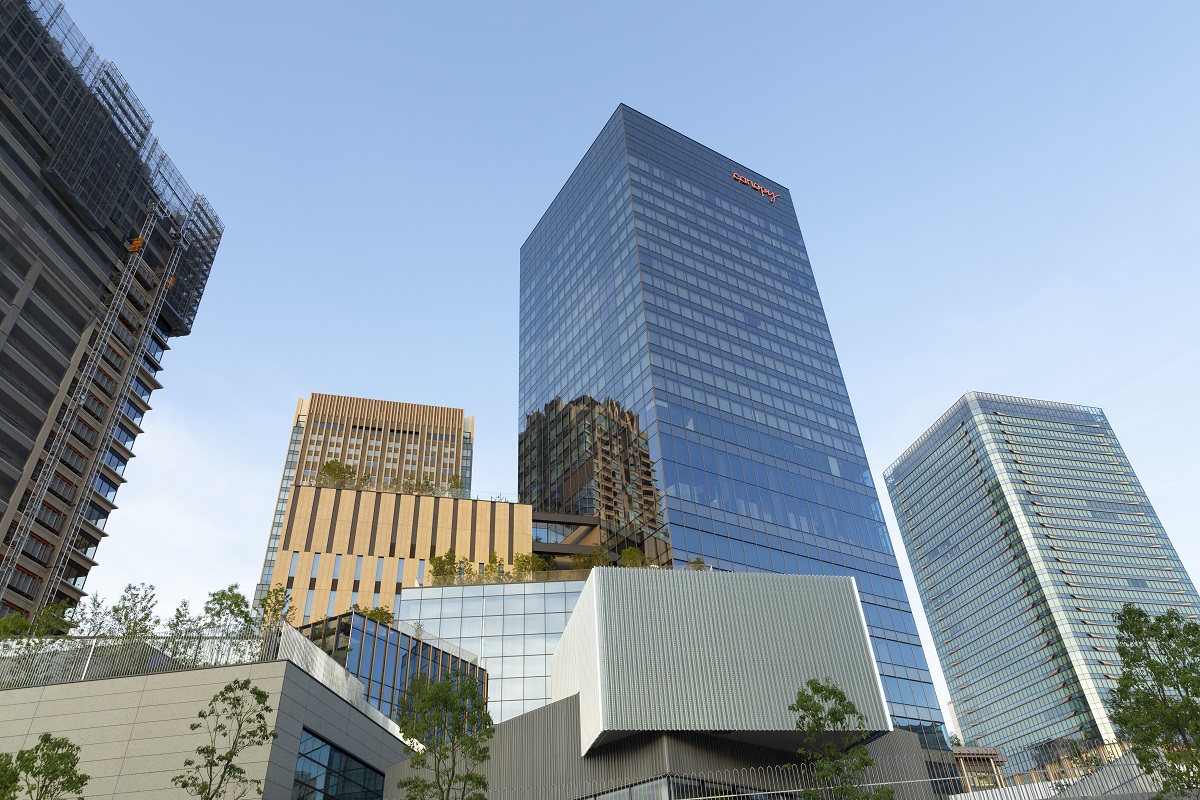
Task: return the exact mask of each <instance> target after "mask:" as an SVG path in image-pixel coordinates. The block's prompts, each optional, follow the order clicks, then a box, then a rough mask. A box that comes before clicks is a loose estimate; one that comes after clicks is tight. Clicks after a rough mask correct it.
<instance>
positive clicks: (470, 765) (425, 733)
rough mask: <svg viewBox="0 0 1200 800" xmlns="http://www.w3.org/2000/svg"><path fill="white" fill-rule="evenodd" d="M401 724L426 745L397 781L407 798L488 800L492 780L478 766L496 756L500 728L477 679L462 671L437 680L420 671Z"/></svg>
mask: <svg viewBox="0 0 1200 800" xmlns="http://www.w3.org/2000/svg"><path fill="white" fill-rule="evenodd" d="M396 724H397V725H399V726H400V730H401V731H402V732H403V733H404V735H405V736H406V737H408V738H409V739H410V740H415V741H417V742H419V743H420V744H421V745H423V747H424V749H423V750H417V751H416V752H414V753H413V756H412V758H411V759H409V762H408V763H409V766H410V768H411V769H412V771H413V774H412V775H410V776H409V777H407V778H405V779H403V780H402V781H400V782H399V783H398V784H397V788H398V789H402V790H404V792H405V795H404V797H405V800H434V798H436V800H486V797H487V795H486V792H487V788H488V783H487V779H486V778H484V777H483V776H482V775H480V774H479V773H478V772H476V771H475V770H476V768H477V767H478V766H479V765H480V764H482V763H484V762H486V761H487V760H488V759H489V758H491V750H490V749H489V747H488V742H489V741H490V740H491V738H492V734H493V733H494V730H495V729H494V727H493V725H492V717H491V715H490V714H488V710H487V701H486V700H485V699H484V696H483V692H482V690H481V689H480V688H479V680H478V679H477V678H472V677H470V676H469V675H467V674H465V673H464V672H462V671H460V670H455V671H454V672H452V673H450V674H449V675H446V676H445V677H443V678H441V679H440V680H436V681H434V680H430V679H429V677H428V676H426V675H417V676H416V677H415V678H413V680H411V681H410V682H409V685H408V689H407V690H406V691H405V693H404V694H403V695H402V696H401V698H400V703H399V708H398V709H397V711H396Z"/></svg>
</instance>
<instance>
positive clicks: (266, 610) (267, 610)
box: [258, 586, 296, 633]
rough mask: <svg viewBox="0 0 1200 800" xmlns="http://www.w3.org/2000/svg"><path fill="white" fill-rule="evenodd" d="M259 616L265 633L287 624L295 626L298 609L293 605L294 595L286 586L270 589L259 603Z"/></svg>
mask: <svg viewBox="0 0 1200 800" xmlns="http://www.w3.org/2000/svg"><path fill="white" fill-rule="evenodd" d="M258 614H259V617H260V618H261V619H262V624H263V628H264V633H265V631H266V629H267V628H271V627H274V626H276V625H279V624H280V623H281V622H286V623H287V624H288V625H294V624H295V617H296V609H295V607H294V606H293V605H292V593H291V592H289V591H288V590H287V587H286V586H276V587H275V588H273V589H268V590H267V593H266V594H264V595H263V598H262V599H261V600H259V601H258Z"/></svg>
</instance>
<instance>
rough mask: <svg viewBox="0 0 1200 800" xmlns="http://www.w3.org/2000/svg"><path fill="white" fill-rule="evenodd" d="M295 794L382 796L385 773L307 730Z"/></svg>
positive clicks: (335, 799) (328, 798) (309, 797)
mask: <svg viewBox="0 0 1200 800" xmlns="http://www.w3.org/2000/svg"><path fill="white" fill-rule="evenodd" d="M292 797H302V798H305V800H383V773H382V772H380V771H378V770H376V769H372V768H371V767H369V766H367V765H366V764H364V763H363V762H361V761H359V760H358V759H357V758H354V757H353V756H352V755H350V754H349V753H347V752H345V751H344V750H342V749H340V748H338V747H334V746H333V745H331V744H329V743H328V742H326V741H325V740H324V739H322V738H320V737H318V736H315V735H313V734H312V733H310V732H309V731H307V730H305V731H303V732H302V733H301V736H300V755H299V757H298V758H297V759H296V777H295V780H294V783H293V787H292Z"/></svg>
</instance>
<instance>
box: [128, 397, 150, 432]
mask: <svg viewBox="0 0 1200 800" xmlns="http://www.w3.org/2000/svg"><path fill="white" fill-rule="evenodd" d="M123 410H124V411H125V416H127V417H129V419H130V420H131V421H132V422H133V424H134V425H139V426H140V425H141V424H142V417H144V416H145V415H146V412H144V411H142V410H141V409H140V408H138V407H137V406H135V405H134V404H133V403H131V402H129V400H126V401H125V407H124V409H123Z"/></svg>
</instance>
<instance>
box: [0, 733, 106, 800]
mask: <svg viewBox="0 0 1200 800" xmlns="http://www.w3.org/2000/svg"><path fill="white" fill-rule="evenodd" d="M90 779H91V776H90V775H87V774H85V773H82V772H80V771H79V745H77V744H75V743H74V742H72V741H71V740H70V739H68V738H66V737H65V736H53V735H51V734H49V733H43V734H42V735H41V736H39V737H38V743H37V744H36V745H34V746H33V747H32V748H30V749H28V750H20V751H18V752H17V754H16V756H13V755H11V754H9V753H0V800H16V799H17V798H18V797H20V796H21V794H20V792H21V791H22V790H24V796H25V797H27V798H29V799H30V800H66V798H67V797H68V796H70V795H75V796H77V797H78V796H79V793H80V792H82V791H83V788H84V787H85V786H87V783H88V781H89V780H90ZM80 800H82V798H80Z"/></svg>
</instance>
